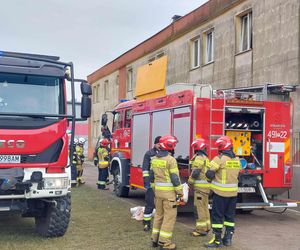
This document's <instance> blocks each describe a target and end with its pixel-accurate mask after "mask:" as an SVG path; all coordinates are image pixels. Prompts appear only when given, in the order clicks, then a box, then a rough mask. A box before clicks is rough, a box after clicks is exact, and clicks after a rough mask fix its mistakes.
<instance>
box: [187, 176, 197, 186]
mask: <svg viewBox="0 0 300 250" xmlns="http://www.w3.org/2000/svg"><path fill="white" fill-rule="evenodd" d="M194 183H195V180H194V179H193V178H192V177H190V178H189V179H188V185H189V187H191V186H193V185H194Z"/></svg>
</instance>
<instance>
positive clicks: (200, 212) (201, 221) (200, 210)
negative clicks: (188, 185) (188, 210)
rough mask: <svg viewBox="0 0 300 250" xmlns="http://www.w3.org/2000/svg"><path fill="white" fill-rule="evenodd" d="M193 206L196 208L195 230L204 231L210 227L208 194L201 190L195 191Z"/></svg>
mask: <svg viewBox="0 0 300 250" xmlns="http://www.w3.org/2000/svg"><path fill="white" fill-rule="evenodd" d="M194 206H195V208H196V231H197V232H199V233H206V232H208V231H209V230H210V227H211V225H210V214H209V210H208V194H206V193H203V192H201V191H195V193H194Z"/></svg>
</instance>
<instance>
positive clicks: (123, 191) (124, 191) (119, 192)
mask: <svg viewBox="0 0 300 250" xmlns="http://www.w3.org/2000/svg"><path fill="white" fill-rule="evenodd" d="M119 167H120V166H118V167H117V168H116V169H115V171H114V172H113V177H114V192H115V194H116V196H118V197H128V194H129V187H126V186H124V185H123V183H122V181H121V178H120V169H119Z"/></svg>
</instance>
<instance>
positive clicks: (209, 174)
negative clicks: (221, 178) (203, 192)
mask: <svg viewBox="0 0 300 250" xmlns="http://www.w3.org/2000/svg"><path fill="white" fill-rule="evenodd" d="M215 175H216V173H215V171H212V170H207V172H206V173H205V176H206V178H207V179H208V180H209V181H211V180H212V179H213V178H215Z"/></svg>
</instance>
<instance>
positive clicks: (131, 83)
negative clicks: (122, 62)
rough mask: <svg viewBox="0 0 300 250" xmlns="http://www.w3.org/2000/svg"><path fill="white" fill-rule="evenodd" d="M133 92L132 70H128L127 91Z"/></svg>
mask: <svg viewBox="0 0 300 250" xmlns="http://www.w3.org/2000/svg"><path fill="white" fill-rule="evenodd" d="M132 90H133V72H132V69H128V71H127V91H128V92H129V91H132Z"/></svg>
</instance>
